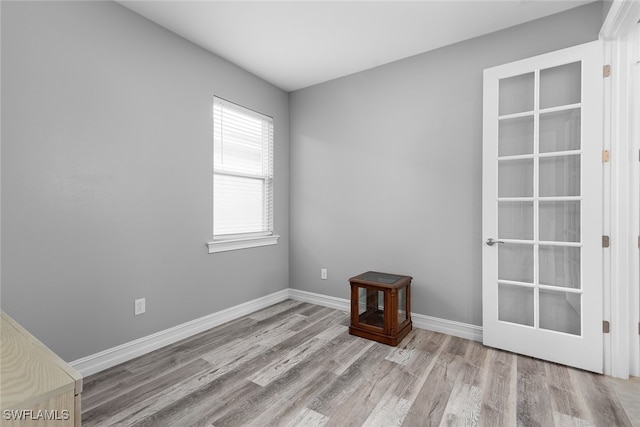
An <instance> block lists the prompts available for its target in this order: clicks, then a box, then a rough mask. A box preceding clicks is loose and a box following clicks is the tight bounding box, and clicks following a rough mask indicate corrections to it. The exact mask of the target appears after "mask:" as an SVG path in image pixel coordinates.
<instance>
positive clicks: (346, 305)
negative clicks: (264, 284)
mask: <svg viewBox="0 0 640 427" xmlns="http://www.w3.org/2000/svg"><path fill="white" fill-rule="evenodd" d="M289 298H290V299H294V300H296V301H302V302H308V303H309V304H315V305H321V306H323V307H329V308H333V309H336V310H341V311H346V312H347V313H348V312H350V311H351V302H349V300H348V299H344V298H336V297H330V296H328V295H322V294H316V293H314V292H307V291H301V290H298V289H291V288H289Z"/></svg>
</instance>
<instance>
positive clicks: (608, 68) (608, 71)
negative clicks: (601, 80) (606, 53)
mask: <svg viewBox="0 0 640 427" xmlns="http://www.w3.org/2000/svg"><path fill="white" fill-rule="evenodd" d="M610 75H611V65H605V66H604V67H602V77H609V76H610Z"/></svg>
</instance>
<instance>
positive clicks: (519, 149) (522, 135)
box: [498, 116, 533, 157]
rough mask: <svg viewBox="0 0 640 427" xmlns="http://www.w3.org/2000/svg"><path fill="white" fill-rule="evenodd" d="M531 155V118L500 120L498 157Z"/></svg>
mask: <svg viewBox="0 0 640 427" xmlns="http://www.w3.org/2000/svg"><path fill="white" fill-rule="evenodd" d="M532 153H533V116H527V117H516V118H514V119H505V120H500V122H499V124H498V156H500V157H504V156H517V155H520V154H532Z"/></svg>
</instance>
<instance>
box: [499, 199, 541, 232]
mask: <svg viewBox="0 0 640 427" xmlns="http://www.w3.org/2000/svg"><path fill="white" fill-rule="evenodd" d="M498 239H516V240H533V202H510V201H505V202H498Z"/></svg>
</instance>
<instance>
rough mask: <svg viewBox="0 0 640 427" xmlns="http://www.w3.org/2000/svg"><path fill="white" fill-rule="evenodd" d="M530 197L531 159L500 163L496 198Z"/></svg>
mask: <svg viewBox="0 0 640 427" xmlns="http://www.w3.org/2000/svg"><path fill="white" fill-rule="evenodd" d="M531 196H533V159H523V160H503V161H500V162H499V164H498V197H531Z"/></svg>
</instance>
